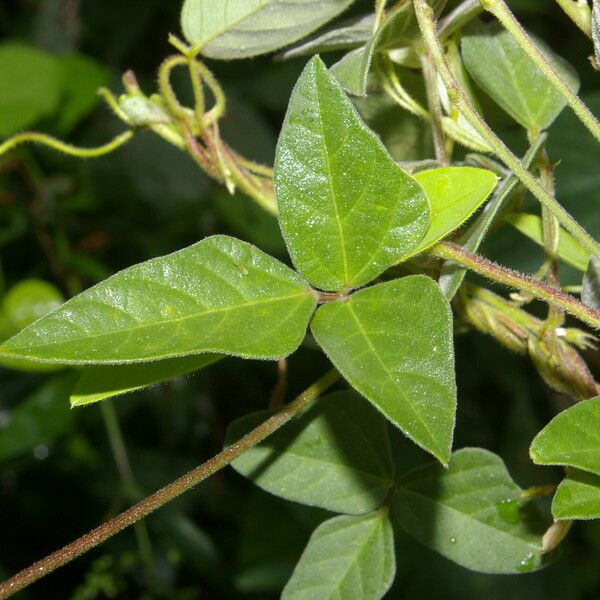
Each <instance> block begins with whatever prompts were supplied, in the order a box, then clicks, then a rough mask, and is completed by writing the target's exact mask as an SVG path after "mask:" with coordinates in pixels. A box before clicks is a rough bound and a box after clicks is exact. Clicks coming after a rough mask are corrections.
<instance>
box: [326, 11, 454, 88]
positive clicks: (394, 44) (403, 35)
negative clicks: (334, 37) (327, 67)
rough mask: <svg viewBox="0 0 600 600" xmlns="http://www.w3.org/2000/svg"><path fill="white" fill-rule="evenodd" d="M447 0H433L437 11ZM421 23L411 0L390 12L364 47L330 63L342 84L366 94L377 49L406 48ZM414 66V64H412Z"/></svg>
mask: <svg viewBox="0 0 600 600" xmlns="http://www.w3.org/2000/svg"><path fill="white" fill-rule="evenodd" d="M445 3H446V0H433V1H432V2H431V7H432V8H433V9H434V11H435V13H436V14H438V13H439V12H440V11H441V9H442V8H443V7H444V4H445ZM418 35H419V27H418V24H417V19H416V16H415V11H414V8H413V4H412V2H405V3H404V4H402V5H401V6H400V7H399V8H397V9H395V10H393V11H391V12H390V14H389V16H388V17H387V18H386V20H385V21H384V22H383V24H382V25H381V26H380V27H379V28H378V29H377V31H375V32H374V33H372V35H371V36H370V39H369V38H367V40H366V43H365V44H364V46H362V47H361V48H357V49H355V50H352V51H351V52H349V53H348V54H346V55H345V56H343V57H342V58H341V59H340V60H339V61H338V62H337V63H335V64H334V65H333V66H332V67H331V72H332V73H333V74H334V75H335V77H336V79H337V80H338V81H339V82H340V84H341V85H342V87H343V88H344V89H345V90H346V91H347V92H349V93H350V94H354V95H355V96H366V94H367V78H368V75H369V71H370V69H371V63H372V62H373V56H374V55H375V53H376V52H384V51H388V50H394V49H397V48H402V49H404V47H405V46H410V45H411V44H412V43H413V42H415V41H416V39H418ZM411 66H412V65H411Z"/></svg>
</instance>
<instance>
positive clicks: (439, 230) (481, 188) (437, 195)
mask: <svg viewBox="0 0 600 600" xmlns="http://www.w3.org/2000/svg"><path fill="white" fill-rule="evenodd" d="M414 178H415V179H416V180H417V181H418V182H419V183H420V184H421V187H422V188H423V189H424V190H425V193H426V194H427V198H428V199H429V206H430V208H431V224H430V225H429V229H428V231H427V233H426V234H425V237H424V238H423V239H422V240H421V242H420V243H419V245H418V247H417V248H416V249H415V250H414V251H413V254H418V253H419V252H422V251H423V250H426V249H427V248H429V247H431V246H433V244H435V243H436V242H438V241H439V240H441V239H442V238H444V237H446V236H447V235H448V234H449V233H452V231H454V230H455V229H456V228H458V227H460V225H462V224H463V223H464V222H465V221H466V220H467V219H468V218H469V217H470V216H471V215H472V214H473V213H474V212H475V211H476V210H477V209H478V208H479V207H480V206H481V205H482V204H483V203H484V202H485V201H486V200H487V198H488V197H489V195H490V194H491V193H492V192H493V191H494V188H495V187H496V183H497V181H498V178H497V177H496V175H494V173H492V172H491V171H487V170H486V169H476V168H473V167H444V168H441V169H429V170H427V171H420V172H419V173H415V175H414Z"/></svg>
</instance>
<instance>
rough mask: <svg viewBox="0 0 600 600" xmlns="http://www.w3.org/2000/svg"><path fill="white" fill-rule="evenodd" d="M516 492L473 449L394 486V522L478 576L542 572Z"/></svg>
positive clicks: (537, 540)
mask: <svg viewBox="0 0 600 600" xmlns="http://www.w3.org/2000/svg"><path fill="white" fill-rule="evenodd" d="M521 492H522V490H521V489H520V488H519V486H518V485H517V484H516V483H515V482H514V481H513V480H512V479H511V477H510V475H509V473H508V471H507V470H506V467H505V466H504V463H503V462H502V460H501V459H500V458H499V457H498V456H496V455H495V454H492V453H491V452H488V451H487V450H481V449H478V448H465V449H463V450H459V451H458V452H455V453H453V454H452V459H451V461H450V467H449V468H448V469H444V468H442V467H441V466H440V465H439V464H435V463H432V464H430V465H425V466H422V467H419V468H417V469H415V470H413V471H412V472H411V473H409V474H408V475H406V476H405V477H403V478H402V479H401V480H400V481H399V482H398V488H397V492H396V494H395V496H394V499H393V513H392V514H393V517H394V519H395V521H396V522H397V523H398V524H399V525H400V526H401V527H402V528H403V529H405V530H406V531H407V532H408V533H409V534H410V535H412V536H414V537H415V538H416V539H418V540H419V541H420V542H422V543H423V544H425V545H426V546H428V547H429V548H431V549H432V550H435V551H436V552H439V553H440V554H442V555H443V556H445V557H446V558H449V559H450V560H452V561H454V562H455V563H458V564H459V565H462V566H463V567H466V568H467V569H471V570H473V571H478V572H480V573H506V574H509V573H519V572H528V571H533V570H535V569H538V568H540V567H541V566H543V563H544V556H543V554H542V534H543V531H544V527H540V529H539V531H538V530H537V527H536V528H535V529H534V528H533V524H532V523H531V518H532V516H533V515H530V514H529V513H528V508H529V507H528V506H522V505H521Z"/></svg>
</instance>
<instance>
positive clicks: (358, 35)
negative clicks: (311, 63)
mask: <svg viewBox="0 0 600 600" xmlns="http://www.w3.org/2000/svg"><path fill="white" fill-rule="evenodd" d="M374 23H375V15H373V14H370V15H363V16H362V17H359V18H357V19H351V20H350V21H346V22H345V23H340V25H339V26H338V27H336V28H334V29H330V30H329V31H325V32H323V33H320V34H318V35H315V36H314V37H312V38H310V39H307V40H306V41H304V42H302V43H300V44H298V45H297V46H293V47H292V48H289V49H287V50H284V51H283V52H281V54H280V55H279V56H278V58H280V59H281V60H287V59H289V58H296V57H298V56H307V55H313V54H318V53H323V52H334V51H336V50H345V49H348V48H354V47H355V46H360V45H361V44H364V43H365V42H367V41H369V39H370V38H371V35H372V33H373V25H374Z"/></svg>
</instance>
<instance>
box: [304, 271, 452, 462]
mask: <svg viewBox="0 0 600 600" xmlns="http://www.w3.org/2000/svg"><path fill="white" fill-rule="evenodd" d="M311 329H312V332H313V335H314V337H315V339H316V341H317V343H318V344H319V345H320V346H321V347H322V348H323V350H324V351H325V353H326V354H327V356H329V358H330V359H331V361H332V362H333V364H334V365H335V366H336V367H337V369H339V371H340V372H341V373H342V375H343V376H344V377H345V378H346V379H347V380H348V381H349V382H350V383H351V384H352V386H353V387H354V388H356V389H357V390H358V391H359V392H360V393H361V394H363V395H364V396H365V397H366V398H367V399H368V400H370V401H371V402H372V403H373V405H374V406H375V407H376V408H377V409H378V410H380V411H381V412H382V413H383V414H384V415H385V416H386V417H387V419H389V420H390V421H391V422H392V423H393V424H394V425H396V426H397V427H399V428H400V429H401V430H402V431H403V432H404V433H405V434H406V435H407V436H408V437H409V438H411V439H412V440H413V441H415V442H416V443H417V444H419V445H420V446H421V447H423V448H424V449H425V450H427V451H428V452H431V454H433V455H434V456H435V457H436V458H438V459H439V460H440V461H442V462H444V463H445V462H447V461H448V459H449V457H450V448H451V446H452V435H453V431H454V420H455V413H456V383H455V376H454V346H453V338H452V315H451V312H450V306H449V304H448V302H447V301H446V299H445V298H444V296H443V295H442V293H441V291H440V290H439V288H438V286H437V285H436V284H435V282H434V281H433V280H432V279H430V278H428V277H425V276H423V275H414V276H410V277H405V278H404V279H398V280H396V281H390V282H387V283H380V284H378V285H374V286H372V287H369V288H367V289H364V290H360V291H358V292H356V293H354V294H352V296H350V298H348V299H347V300H345V301H336V302H329V303H327V304H324V305H323V306H320V307H319V309H318V310H317V312H316V314H315V316H314V319H313V321H312V324H311Z"/></svg>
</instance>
